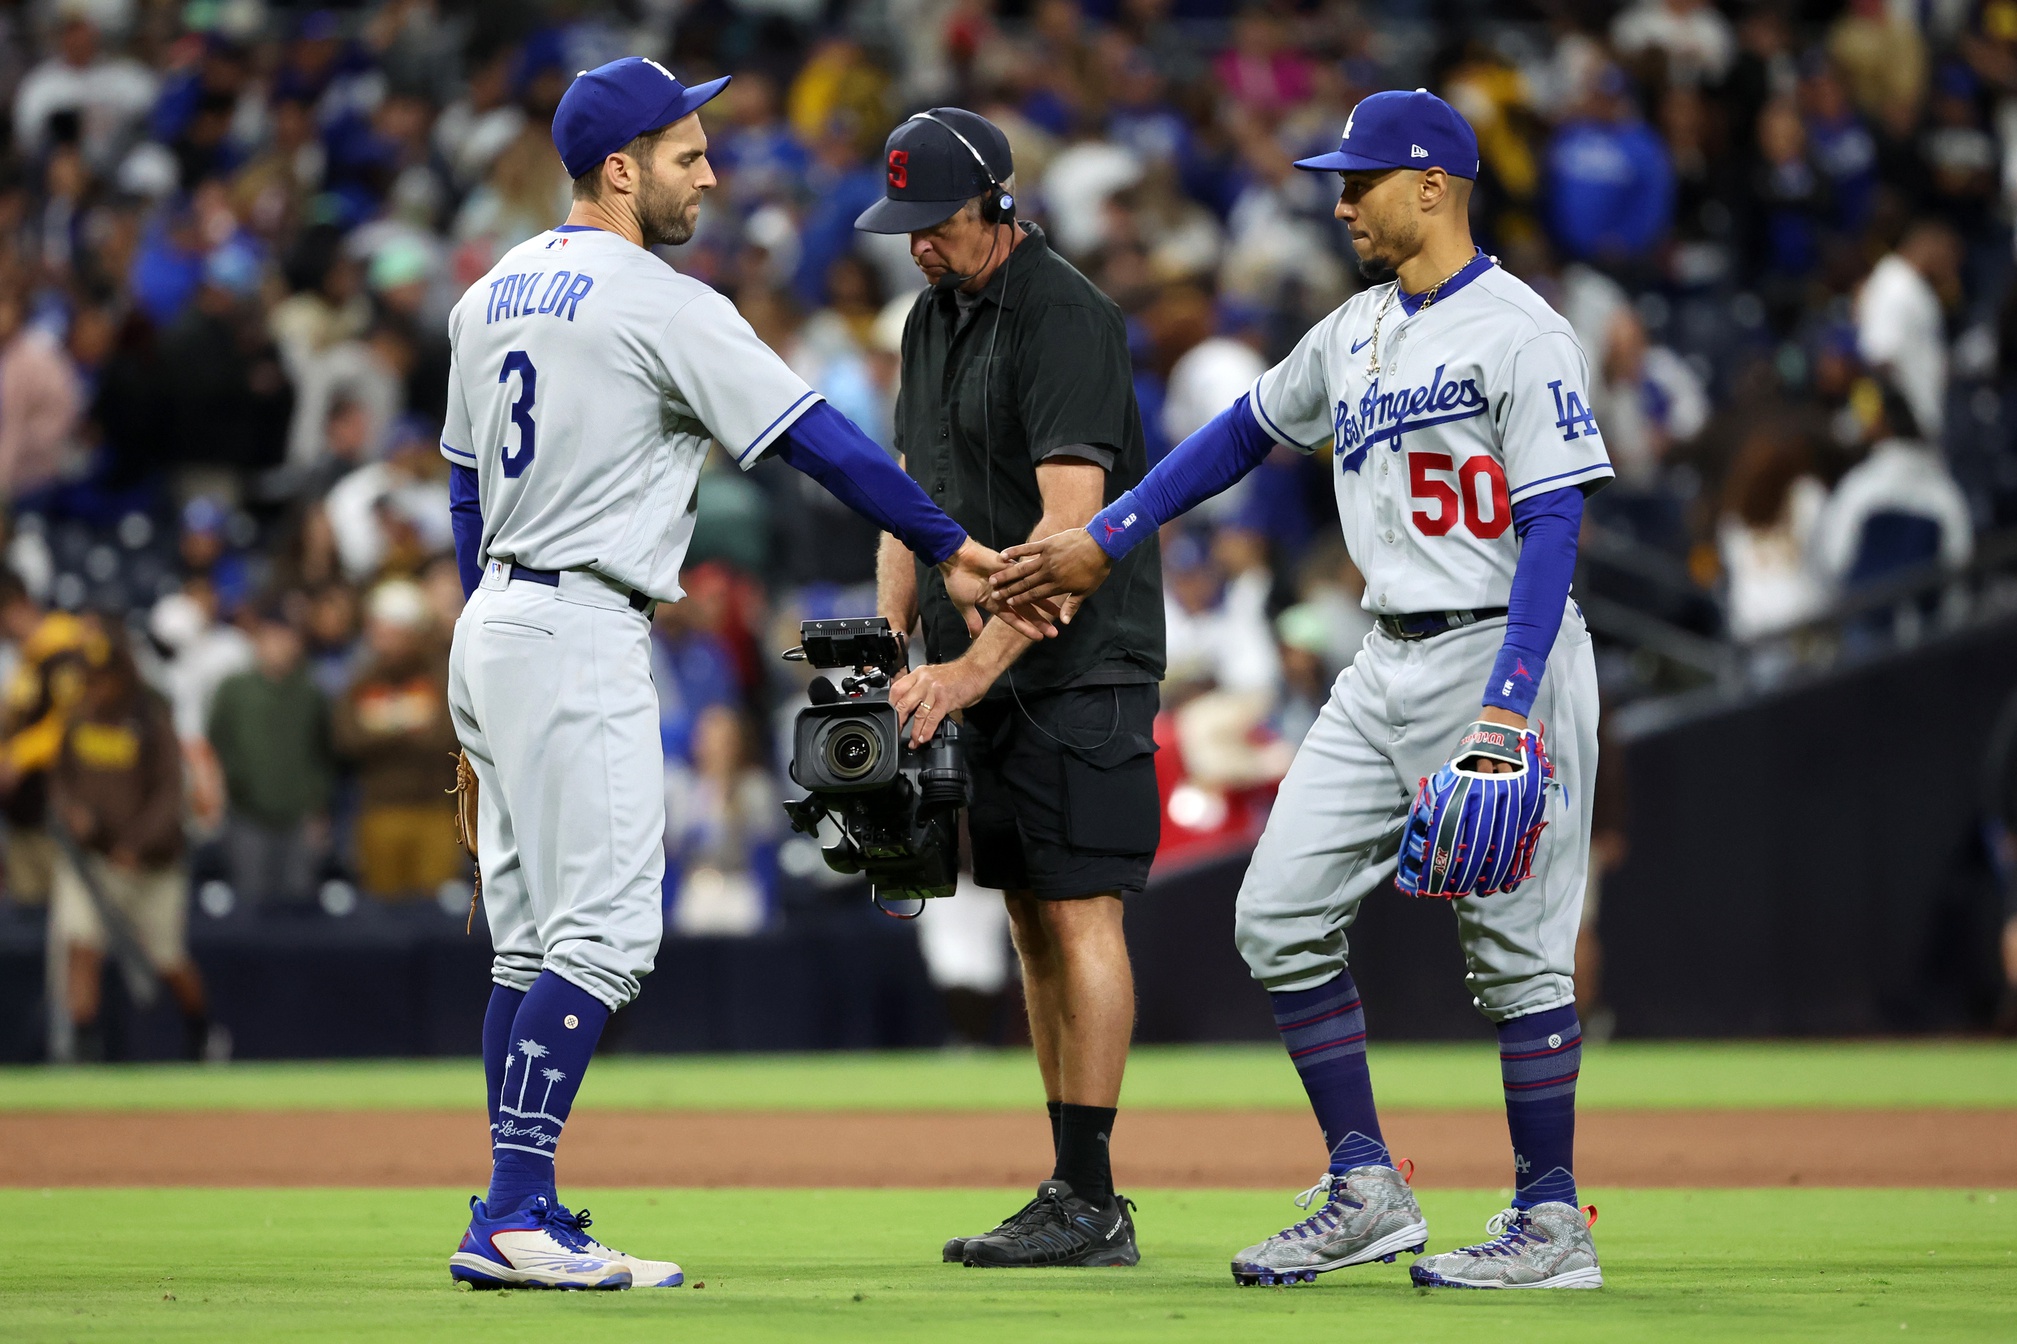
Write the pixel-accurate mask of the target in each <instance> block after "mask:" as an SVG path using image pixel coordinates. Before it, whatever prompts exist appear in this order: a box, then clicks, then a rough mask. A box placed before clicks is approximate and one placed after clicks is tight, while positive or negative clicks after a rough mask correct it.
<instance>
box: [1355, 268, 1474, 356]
mask: <svg viewBox="0 0 2017 1344" xmlns="http://www.w3.org/2000/svg"><path fill="white" fill-rule="evenodd" d="M1474 260H1475V258H1474ZM1470 264H1471V263H1470V262H1468V261H1467V262H1465V263H1464V266H1468V265H1470ZM1464 266H1459V267H1457V269H1456V270H1454V271H1451V272H1450V273H1449V274H1448V275H1446V276H1444V277H1443V278H1442V279H1440V280H1438V281H1436V283H1435V284H1433V285H1430V286H1429V287H1428V289H1427V290H1425V291H1424V292H1423V294H1422V303H1421V307H1419V308H1417V309H1415V311H1416V312H1418V313H1419V312H1421V311H1422V308H1426V307H1428V306H1429V305H1430V304H1432V303H1434V302H1435V301H1436V295H1438V294H1440V293H1442V292H1443V286H1444V285H1447V284H1449V283H1450V281H1452V280H1454V279H1456V278H1457V275H1458V274H1459V272H1461V271H1462V270H1463V269H1464ZM1400 292H1401V282H1400V281H1399V280H1395V281H1394V287H1393V288H1392V289H1390V290H1388V291H1387V297H1386V298H1384V299H1382V300H1380V310H1379V311H1378V312H1377V313H1374V314H1373V339H1372V347H1373V348H1372V349H1371V351H1369V352H1368V353H1367V355H1366V377H1368V378H1377V377H1379V375H1380V324H1381V323H1382V322H1385V321H1386V320H1387V309H1389V308H1391V307H1393V306H1394V296H1395V295H1396V294H1399V293H1400Z"/></svg>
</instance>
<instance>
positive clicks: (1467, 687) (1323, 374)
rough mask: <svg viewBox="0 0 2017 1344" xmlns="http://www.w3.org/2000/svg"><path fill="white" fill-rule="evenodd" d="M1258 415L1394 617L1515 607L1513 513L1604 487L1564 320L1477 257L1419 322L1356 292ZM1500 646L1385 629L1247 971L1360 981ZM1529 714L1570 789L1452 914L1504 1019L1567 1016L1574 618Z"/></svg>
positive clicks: (1589, 700) (1488, 635)
mask: <svg viewBox="0 0 2017 1344" xmlns="http://www.w3.org/2000/svg"><path fill="white" fill-rule="evenodd" d="M1411 309H1412V310H1411ZM1251 404H1252V406H1253V409H1254V415H1255V418H1256V419H1258V420H1259V421H1260V423H1261V425H1262V427H1263V428H1264V429H1266V430H1267V432H1268V433H1269V434H1270V435H1271V436H1272V437H1273V438H1275V439H1276V440H1277V441H1278V442H1281V443H1285V444H1290V445H1292V446H1294V447H1297V448H1300V449H1301V450H1303V451H1304V452H1314V451H1316V450H1317V449H1318V448H1319V447H1322V446H1324V445H1329V446H1330V448H1331V452H1332V455H1333V459H1334V460H1335V462H1336V464H1337V465H1336V487H1337V496H1338V514H1339V517H1340V519H1341V521H1342V523H1343V526H1344V533H1345V544H1346V546H1347V548H1348V549H1349V550H1350V551H1351V554H1352V559H1353V561H1354V562H1356V563H1357V565H1358V567H1359V569H1360V571H1361V572H1362V573H1363V574H1364V575H1365V577H1366V596H1365V603H1364V605H1365V607H1366V608H1367V609H1368V610H1369V611H1373V612H1376V613H1380V614H1392V615H1400V614H1404V613H1411V612H1431V611H1452V610H1463V609H1469V608H1477V607H1495V606H1504V605H1506V599H1507V595H1508V594H1509V592H1510V591H1511V588H1512V583H1513V568H1514V565H1515V564H1516V563H1517V562H1518V560H1519V555H1520V546H1519V539H1518V537H1517V536H1516V535H1515V534H1514V532H1513V529H1512V506H1513V504H1514V503H1515V502H1517V501H1519V500H1523V499H1528V498H1531V497H1533V496H1536V495H1542V494H1546V493H1548V492H1550V491H1553V490H1559V489H1562V488H1564V487H1566V486H1572V485H1580V486H1585V487H1588V486H1590V485H1592V484H1594V483H1596V482H1599V481H1602V480H1604V479H1606V478H1608V477H1609V476H1610V475H1611V465H1610V461H1609V459H1608V457H1607V456H1606V454H1605V451H1604V441H1603V436H1602V435H1601V434H1599V433H1598V430H1597V423H1596V419H1595V417H1594V416H1593V415H1592V414H1591V412H1590V399H1589V370H1588V367H1587V365H1586V364H1585V362H1584V359H1583V353H1582V351H1581V349H1580V348H1579V347H1578V346H1577V344H1576V340H1575V337H1574V336H1573V335H1572V334H1571V333H1570V329H1569V325H1568V323H1566V322H1564V321H1563V320H1562V319H1561V318H1560V317H1559V316H1557V315H1556V314H1555V312H1554V311H1553V310H1552V309H1550V308H1549V307H1548V306H1547V304H1546V303H1544V302H1543V301H1542V300H1541V298H1540V296H1539V295H1537V294H1535V293H1534V291H1533V290H1531V289H1529V288H1528V287H1527V286H1526V285H1524V284H1522V283H1521V282H1520V281H1519V280H1517V279H1515V278H1513V277H1512V276H1510V275H1507V274H1506V273H1505V272H1504V271H1502V270H1500V269H1499V268H1498V267H1497V266H1494V265H1490V264H1489V263H1488V262H1487V261H1486V260H1485V259H1484V258H1482V257H1480V258H1479V259H1478V260H1477V261H1476V262H1474V263H1473V265H1472V266H1471V267H1470V268H1467V270H1466V271H1465V272H1460V273H1459V275H1458V276H1457V277H1455V278H1454V279H1453V280H1452V281H1451V282H1449V283H1447V284H1446V285H1445V286H1444V288H1443V291H1442V292H1441V294H1440V295H1439V296H1438V297H1437V299H1436V300H1435V301H1434V302H1432V303H1430V304H1428V305H1427V306H1425V307H1424V306H1412V305H1409V304H1404V303H1402V302H1401V301H1400V300H1399V298H1398V296H1397V294H1396V290H1395V287H1394V286H1393V285H1391V284H1388V285H1380V286H1376V287H1375V288H1373V289H1370V290H1367V291H1366V292H1365V293H1362V294H1359V295H1356V296H1355V297H1353V298H1352V299H1351V300H1350V301H1349V302H1347V303H1345V304H1344V305H1343V306H1342V307H1340V308H1339V309H1338V310H1337V311H1336V312H1334V313H1332V314H1331V315H1330V316H1328V317H1326V318H1325V319H1324V320H1323V321H1321V322H1319V323H1317V325H1316V326H1314V327H1312V328H1311V329H1310V331H1309V333H1308V334H1307V335H1305V336H1304V337H1303V339H1302V341H1301V343H1300V344H1298V345H1297V346H1296V348H1295V350H1294V352H1292V353H1291V354H1290V355H1289V357H1288V358H1287V359H1285V360H1283V361H1282V362H1281V363H1280V364H1278V365H1276V366H1275V367H1274V368H1272V369H1270V370H1268V371H1267V372H1266V373H1265V374H1263V375H1261V378H1260V381H1259V382H1257V383H1256V384H1255V385H1254V390H1253V394H1252V401H1251ZM1505 630H1506V620H1505V618H1504V617H1503V616H1500V617H1493V618H1488V619H1486V620H1483V621H1481V622H1478V623H1476V624H1473V625H1469V626H1466V627H1463V628H1460V629H1456V630H1451V631H1449V632H1447V633H1444V634H1441V635H1437V636H1434V637H1432V638H1429V639H1421V640H1399V639H1395V638H1393V637H1391V636H1389V635H1388V634H1386V633H1385V632H1384V631H1382V630H1379V629H1375V630H1374V631H1373V632H1372V633H1371V634H1369V635H1367V636H1366V639H1365V644H1364V647H1363V648H1362V649H1361V651H1360V652H1359V655H1358V657H1357V658H1356V659H1355V660H1354V661H1353V663H1352V665H1351V666H1350V667H1348V668H1346V669H1345V671H1344V672H1343V674H1342V675H1340V676H1339V678H1338V681H1337V685H1336V686H1335V687H1334V688H1333V689H1332V693H1331V698H1330V699H1329V701H1328V702H1326V703H1325V705H1324V707H1323V710H1322V711H1321V712H1320V713H1319V715H1318V717H1317V722H1316V724H1315V726H1313V727H1312V728H1311V729H1310V732H1309V735H1308V736H1307V737H1306V738H1305V739H1304V740H1303V744H1302V747H1301V748H1300V749H1299V750H1298V751H1297V752H1296V758H1295V762H1294V763H1293V764H1292V765H1291V766H1290V767H1289V773H1288V777H1287V778H1286V779H1284V780H1283V781H1282V785H1281V790H1280V792H1279V794H1278V795H1277V797H1276V800H1275V806H1274V809H1273V810H1272V811H1271V812H1270V813H1269V815H1268V822H1267V828H1266V830H1265V831H1264V832H1263V833H1262V836H1261V840H1260V844H1259V845H1258V846H1257V847H1256V849H1255V851H1254V857H1253V862H1252V863H1251V864H1250V865H1249V867H1248V869H1247V875H1246V880H1245V882H1244V883H1243V885H1242V886H1241V888H1240V894H1239V900H1238V902H1237V905H1236V907H1235V915H1234V924H1235V929H1236V937H1237V941H1238V943H1239V948H1240V952H1241V954H1242V955H1243V956H1244V957H1245V958H1246V961H1247V965H1248V968H1249V969H1250V970H1251V971H1252V973H1253V976H1254V978H1255V979H1256V980H1259V981H1260V982H1261V983H1262V984H1264V985H1266V986H1267V987H1268V988H1269V989H1276V990H1298V989H1310V988H1314V987H1316V986H1318V985H1321V984H1324V983H1326V982H1328V981H1329V980H1331V979H1332V978H1334V977H1335V976H1336V975H1337V974H1338V972H1339V971H1340V970H1341V969H1343V967H1344V966H1345V963H1346V957H1347V948H1348V944H1347V938H1346V930H1347V929H1349V928H1350V927H1351V924H1352V922H1353V921H1354V920H1355V919H1356V918H1357V917H1358V911H1359V905H1360V903H1361V902H1362V901H1363V900H1364V899H1365V898H1366V897H1367V896H1369V895H1371V894H1372V893H1373V892H1375V891H1378V890H1383V889H1385V888H1387V887H1389V886H1390V884H1391V883H1392V881H1393V876H1394V868H1395V858H1396V853H1397V850H1398V848H1399V842H1400V833H1401V827H1402V824H1403V823H1404V822H1405V821H1406V819H1407V815H1408V805H1409V803H1410V801H1411V800H1412V799H1413V797H1414V794H1415V789H1416V787H1417V785H1418V783H1419V782H1420V780H1421V779H1422V778H1423V776H1425V775H1429V774H1432V773H1434V772H1435V770H1436V769H1437V768H1439V767H1440V766H1441V765H1442V764H1443V762H1444V761H1445V760H1447V759H1448V757H1449V754H1450V752H1451V751H1452V750H1453V749H1454V748H1455V746H1456V743H1457V739H1458V737H1459V736H1460V735H1461V734H1462V732H1463V730H1464V728H1465V727H1466V725H1468V724H1469V723H1470V722H1471V720H1472V719H1474V718H1476V717H1477V714H1478V702H1479V697H1480V694H1481V693H1482V691H1483V689H1484V685H1485V681H1486V679H1487V678H1488V677H1489V676H1490V675H1491V672H1492V666H1493V661H1494V659H1495V658H1496V657H1497V655H1498V651H1499V646H1500V644H1501V643H1502V642H1503V641H1504V639H1505ZM1532 718H1533V719H1534V721H1535V722H1537V723H1539V724H1540V725H1542V727H1543V729H1544V733H1545V739H1546V743H1547V748H1548V751H1549V754H1550V756H1551V757H1552V758H1553V761H1554V765H1555V772H1556V774H1555V777H1556V779H1557V780H1558V781H1559V782H1560V784H1561V787H1560V788H1558V789H1555V790H1551V791H1550V795H1549V798H1548V803H1547V812H1546V814H1545V815H1546V817H1547V820H1548V823H1549V825H1548V828H1547V829H1546V830H1545V831H1544V832H1543V833H1542V836H1541V840H1540V846H1539V849H1538V850H1537V852H1536V854H1535V861H1534V870H1533V876H1532V877H1530V878H1528V879H1527V880H1526V881H1525V882H1524V883H1522V884H1521V886H1520V887H1519V889H1518V890H1517V891H1513V892H1502V893H1499V894H1498V895H1494V896H1483V897H1467V898H1465V899H1462V900H1458V901H1455V902H1453V903H1452V904H1453V905H1454V906H1455V907H1456V914H1457V928H1458V935H1459V938H1460V940H1461V941H1462V943H1463V947H1464V957H1465V962H1466V966H1467V968H1468V972H1469V974H1468V976H1467V982H1468V984H1469V986H1470V990H1471V995H1472V1001H1473V1002H1474V1003H1475V1004H1476V1006H1477V1007H1478V1009H1479V1011H1481V1012H1483V1013H1484V1014H1485V1015H1486V1016H1487V1017H1489V1018H1491V1019H1492V1020H1494V1021H1499V1022H1503V1021H1506V1020H1507V1019H1509V1018H1515V1017H1524V1016H1526V1015H1528V1014H1530V1013H1537V1012H1541V1011H1544V1010H1546V1009H1549V1008H1555V1007H1559V1006H1561V1005H1562V1004H1565V1003H1571V1002H1573V1001H1574V998H1575V981H1574V970H1575V945H1576V930H1577V927H1578V924H1579V921H1580V915H1581V912H1582V902H1583V887H1584V881H1585V874H1586V873H1587V871H1588V867H1589V856H1590V801H1591V796H1592V793H1593V785H1594V783H1595V780H1596V772H1597V676H1596V662H1595V659H1594V657H1593V655H1592V652H1591V647H1590V635H1589V631H1588V629H1587V628H1586V627H1585V626H1584V623H1583V619H1582V615H1581V613H1580V612H1579V611H1578V610H1576V608H1575V607H1574V605H1573V604H1571V605H1570V606H1569V607H1568V609H1567V610H1566V611H1565V612H1564V615H1563V620H1562V628H1561V633H1560V635H1559V636H1558V637H1557V639H1556V641H1555V645H1554V648H1553V649H1552V651H1551V652H1550V654H1549V658H1548V666H1547V670H1546V672H1545V674H1544V675H1543V677H1542V678H1541V683H1540V688H1539V696H1538V698H1537V699H1536V700H1535V702H1534V707H1533V714H1532ZM1388 894H1389V895H1392V894H1393V893H1391V892H1389V893H1388Z"/></svg>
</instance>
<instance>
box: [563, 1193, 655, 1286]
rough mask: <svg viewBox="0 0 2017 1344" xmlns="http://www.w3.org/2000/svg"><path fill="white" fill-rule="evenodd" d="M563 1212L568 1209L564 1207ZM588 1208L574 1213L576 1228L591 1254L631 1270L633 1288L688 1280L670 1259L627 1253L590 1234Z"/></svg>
mask: <svg viewBox="0 0 2017 1344" xmlns="http://www.w3.org/2000/svg"><path fill="white" fill-rule="evenodd" d="M560 1212H561V1214H566V1212H567V1210H565V1209H562V1210H561V1211H560ZM589 1221H590V1220H589V1217H588V1210H587V1209H583V1210H582V1211H581V1212H580V1213H577V1214H575V1215H574V1226H575V1229H576V1230H577V1231H579V1232H581V1233H582V1240H583V1241H584V1242H586V1243H587V1246H588V1251H589V1254H591V1255H599V1256H601V1257H603V1258H604V1259H605V1260H609V1261H612V1262H614V1263H616V1264H619V1265H622V1266H623V1267H624V1268H625V1269H627V1270H629V1271H630V1286H631V1287H633V1288H677V1287H679V1286H680V1285H681V1284H683V1283H685V1282H686V1271H685V1270H682V1269H681V1268H680V1267H679V1266H678V1265H675V1264H674V1263H672V1261H670V1260H646V1259H644V1258H643V1257H642V1256H636V1255H625V1254H624V1253H623V1252H622V1251H617V1250H611V1249H610V1248H609V1247H607V1246H605V1245H603V1244H602V1243H601V1242H599V1241H597V1240H596V1239H595V1238H594V1237H591V1236H589V1235H588V1224H589Z"/></svg>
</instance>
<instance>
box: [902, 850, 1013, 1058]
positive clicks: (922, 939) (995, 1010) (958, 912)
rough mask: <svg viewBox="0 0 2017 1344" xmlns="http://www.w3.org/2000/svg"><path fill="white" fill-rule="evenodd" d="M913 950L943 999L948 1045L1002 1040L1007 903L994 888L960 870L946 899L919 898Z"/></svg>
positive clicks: (977, 1044) (966, 1045) (972, 1045)
mask: <svg viewBox="0 0 2017 1344" xmlns="http://www.w3.org/2000/svg"><path fill="white" fill-rule="evenodd" d="M917 945H918V951H919V952H921V953H922V954H923V955H924V968H925V973H926V974H927V975H929V976H930V977H931V983H932V987H933V988H934V989H936V990H938V992H939V997H940V999H942V1000H943V1001H944V1003H945V1015H946V1018H947V1020H948V1021H949V1022H950V1024H951V1026H952V1031H951V1034H950V1038H949V1040H948V1042H947V1043H948V1044H949V1045H952V1046H954V1047H957V1048H962V1049H973V1048H976V1047H980V1046H990V1045H999V1044H1001V1021H1002V1000H1003V997H1004V991H1006V990H1007V988H1008V977H1009V917H1008V906H1007V905H1005V904H1004V903H1003V901H1002V895H1001V893H1000V892H998V891H990V890H989V889H987V888H986V887H977V886H975V885H974V882H973V875H972V874H970V873H961V874H960V878H959V886H958V887H957V888H956V889H955V890H954V892H953V894H952V896H950V897H940V898H939V899H937V900H931V901H925V902H923V908H922V909H920V910H919V911H918V915H917Z"/></svg>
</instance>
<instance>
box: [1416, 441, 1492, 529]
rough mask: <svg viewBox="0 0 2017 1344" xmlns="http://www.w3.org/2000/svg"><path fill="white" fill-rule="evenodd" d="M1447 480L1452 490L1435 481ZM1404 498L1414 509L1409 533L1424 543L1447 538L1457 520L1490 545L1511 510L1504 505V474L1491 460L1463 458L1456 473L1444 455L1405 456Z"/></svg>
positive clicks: (1422, 454) (1446, 454)
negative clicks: (1410, 500) (1426, 506)
mask: <svg viewBox="0 0 2017 1344" xmlns="http://www.w3.org/2000/svg"><path fill="white" fill-rule="evenodd" d="M1431 473H1435V474H1434V475H1431ZM1450 475H1455V476H1456V478H1457V481H1456V484H1455V485H1452V484H1450V482H1449V481H1448V480H1446V479H1441V478H1443V477H1448V476H1450ZM1408 493H1409V495H1411V496H1412V497H1413V499H1414V501H1415V503H1416V505H1417V507H1416V508H1415V510H1414V515H1413V516H1414V522H1415V531H1417V532H1419V533H1421V534H1422V535H1423V536H1425V537H1441V536H1446V535H1448V533H1449V531H1450V529H1451V528H1453V527H1455V526H1456V525H1457V519H1459V518H1462V519H1463V520H1464V527H1465V529H1466V530H1468V531H1469V532H1470V534H1471V535H1472V536H1474V537H1477V538H1478V539H1479V540H1481V541H1493V540H1495V539H1497V538H1499V537H1502V536H1504V535H1505V533H1506V525H1507V524H1508V523H1510V522H1512V521H1513V506H1512V505H1511V504H1509V503H1507V502H1506V473H1505V472H1504V471H1503V470H1501V469H1500V467H1499V464H1498V462H1497V460H1496V459H1494V458H1491V457H1487V456H1484V455H1482V454H1481V455H1479V456H1477V457H1467V458H1465V459H1464V465H1463V466H1462V467H1458V466H1457V465H1456V463H1455V462H1453V461H1452V460H1451V459H1450V455H1449V454H1448V453H1409V454H1408ZM1425 503H1426V504H1432V505H1434V506H1435V511H1434V512H1430V511H1428V510H1426V509H1424V508H1421V507H1420V506H1421V505H1422V504H1425ZM1487 510H1489V512H1487Z"/></svg>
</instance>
